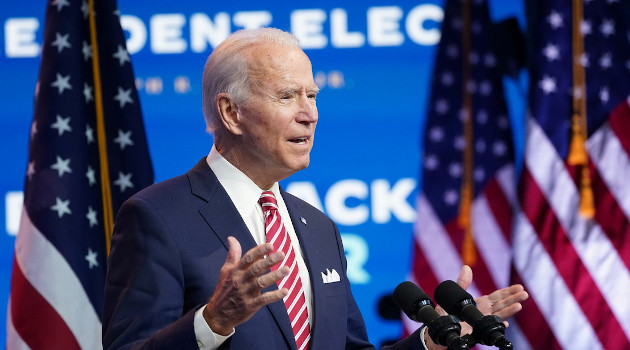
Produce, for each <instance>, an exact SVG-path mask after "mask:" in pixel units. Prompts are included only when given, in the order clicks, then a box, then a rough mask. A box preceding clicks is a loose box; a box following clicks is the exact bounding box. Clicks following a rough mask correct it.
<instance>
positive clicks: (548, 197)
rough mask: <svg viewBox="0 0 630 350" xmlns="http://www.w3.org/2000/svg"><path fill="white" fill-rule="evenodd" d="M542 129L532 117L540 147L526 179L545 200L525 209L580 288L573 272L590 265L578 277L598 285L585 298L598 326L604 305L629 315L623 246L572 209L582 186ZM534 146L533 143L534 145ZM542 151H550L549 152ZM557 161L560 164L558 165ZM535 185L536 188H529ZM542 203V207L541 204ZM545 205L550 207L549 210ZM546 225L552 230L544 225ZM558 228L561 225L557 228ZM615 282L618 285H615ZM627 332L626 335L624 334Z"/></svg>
mask: <svg viewBox="0 0 630 350" xmlns="http://www.w3.org/2000/svg"><path fill="white" fill-rule="evenodd" d="M540 131H541V129H540V128H538V127H537V124H536V122H535V121H533V120H530V131H529V135H530V136H531V137H532V142H531V143H530V142H529V141H530V140H529V139H528V145H532V146H533V145H535V146H534V147H536V152H534V151H530V152H529V153H528V154H529V155H532V156H533V157H532V158H530V156H526V159H525V162H526V164H527V167H526V168H525V169H524V172H523V173H524V175H523V176H522V181H523V182H525V181H528V182H529V184H528V185H525V187H526V188H527V191H528V192H527V199H526V200H527V201H538V202H539V203H536V204H534V203H528V204H524V203H523V204H522V207H523V210H524V211H525V212H527V213H528V216H529V218H530V220H532V224H533V225H534V226H535V228H536V229H537V232H539V235H540V236H541V240H543V241H545V240H546V239H550V240H551V241H550V242H545V244H546V245H547V246H548V249H549V250H550V251H554V253H553V254H557V255H558V256H557V259H558V261H557V264H560V266H561V268H560V270H561V271H564V272H565V273H564V274H563V276H564V277H565V279H566V281H567V283H568V285H570V286H573V287H574V288H576V289H577V284H573V283H571V282H570V281H572V280H573V279H572V278H571V277H570V276H573V277H574V278H576V277H577V276H574V274H575V270H574V269H575V268H576V267H577V268H579V269H584V270H583V273H584V274H585V276H581V277H582V278H580V279H576V280H573V281H574V282H576V283H577V282H578V281H579V282H580V283H587V285H588V288H589V289H590V288H592V289H590V290H591V291H592V294H589V293H588V291H587V290H584V291H583V292H584V296H583V300H582V301H583V302H586V301H588V302H589V303H590V304H591V305H592V308H591V310H592V311H591V313H592V314H590V315H589V316H590V317H591V321H592V322H593V326H594V327H596V326H597V325H598V322H597V320H598V319H600V318H602V317H603V316H597V314H598V308H603V309H602V310H601V311H603V314H604V315H606V314H607V313H606V311H610V312H612V313H614V314H617V315H628V307H629V306H628V303H627V302H625V301H624V300H625V299H624V298H621V299H620V298H619V297H618V295H619V293H620V291H622V290H630V289H629V288H630V274H629V271H628V269H627V268H626V267H625V264H624V263H623V261H622V260H621V258H620V256H619V254H618V252H617V250H616V249H615V248H614V247H613V246H612V244H611V242H610V241H609V240H608V238H607V237H606V235H605V234H604V232H602V230H601V227H600V226H599V224H595V225H593V224H591V223H589V222H587V220H586V219H584V218H583V217H582V216H580V215H579V214H578V212H577V211H576V210H573V211H571V210H569V209H570V208H577V206H578V200H579V196H578V193H577V188H576V187H575V183H574V181H573V179H572V178H571V176H570V175H569V173H568V171H567V168H566V166H565V165H564V163H563V162H562V160H560V159H559V158H558V157H557V153H556V152H555V149H554V148H553V147H552V146H551V144H550V142H548V140H547V139H546V137H545V136H544V134H543V133H542V132H540ZM532 146H528V148H529V147H532ZM541 154H544V155H545V156H544V157H543V156H542V155H541ZM551 164H554V165H551ZM556 165H558V166H557V167H556ZM532 168H533V169H534V170H533V171H532V173H531V175H532V176H533V178H530V177H529V174H530V173H529V170H530V169H532ZM547 168H550V169H555V171H554V172H553V173H554V176H553V177H549V176H548V175H549V174H548V173H546V172H544V170H543V169H547ZM541 184H545V185H546V187H545V186H540V185H541ZM539 186H540V187H539ZM530 191H531V193H529V192H530ZM537 205H538V206H539V207H536V206H537ZM542 206H544V207H542ZM545 210H546V211H548V212H547V213H544V211H545ZM533 211H538V212H540V213H541V214H538V215H537V214H535V213H534V212H533ZM596 212H597V211H596ZM545 217H546V219H547V220H551V221H553V224H555V225H556V226H552V223H551V222H548V223H547V224H546V225H545V226H543V223H542V222H540V220H542V219H543V218H545ZM534 220H535V221H534ZM543 228H544V229H545V230H546V231H544V232H543V231H541V230H542V229H543ZM554 229H555V230H556V231H555V234H554ZM560 233H563V234H560ZM553 254H552V255H553ZM578 256H579V257H578ZM569 257H570V258H571V259H573V260H572V261H573V262H574V264H573V263H569ZM578 263H579V265H578ZM612 286H615V288H611V287H612ZM602 294H603V295H602ZM607 302H608V303H609V304H610V306H609V304H608V303H607ZM611 308H612V309H613V310H611ZM612 313H610V314H607V315H608V316H610V317H611V318H612V319H611V320H607V322H605V323H607V324H610V325H611V327H615V328H613V329H617V330H619V335H621V334H623V333H625V334H626V337H630V322H621V324H620V323H619V322H617V319H616V318H614V317H612ZM587 314H588V312H587ZM622 319H627V316H623V318H622ZM622 329H623V332H622V331H621V330H622ZM605 332H606V331H603V330H601V331H600V336H602V337H606V336H605ZM621 336H622V337H623V335H621ZM607 338H611V340H612V341H613V343H614V339H615V338H616V337H607ZM604 343H605V342H604Z"/></svg>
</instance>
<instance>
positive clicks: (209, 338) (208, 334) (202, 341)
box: [193, 305, 234, 350]
mask: <svg viewBox="0 0 630 350" xmlns="http://www.w3.org/2000/svg"><path fill="white" fill-rule="evenodd" d="M205 309H206V306H205V305H204V306H203V307H202V308H200V309H199V310H197V311H196V312H195V320H194V324H193V325H194V329H195V337H196V338H197V345H198V346H199V350H216V349H218V348H219V346H221V344H223V343H224V342H225V341H226V340H227V338H229V337H231V336H232V335H233V334H234V329H232V333H230V334H229V335H227V336H223V335H220V334H216V333H214V332H213V331H212V329H211V328H210V326H208V323H207V322H206V319H205V318H203V310H205Z"/></svg>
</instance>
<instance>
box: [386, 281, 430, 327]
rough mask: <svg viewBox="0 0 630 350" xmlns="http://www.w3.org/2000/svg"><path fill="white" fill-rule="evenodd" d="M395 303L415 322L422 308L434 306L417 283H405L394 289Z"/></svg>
mask: <svg viewBox="0 0 630 350" xmlns="http://www.w3.org/2000/svg"><path fill="white" fill-rule="evenodd" d="M393 296H394V303H396V305H398V307H399V308H400V309H401V310H402V311H403V312H404V313H405V314H406V315H407V317H409V318H410V319H412V320H414V321H419V320H418V319H417V317H416V315H417V313H418V310H420V307H421V306H424V305H432V302H431V298H430V297H429V295H428V294H427V293H425V292H424V291H423V290H422V289H421V288H420V287H418V286H417V285H416V284H415V283H413V282H409V281H405V282H403V283H401V284H399V285H398V287H396V289H394V294H393Z"/></svg>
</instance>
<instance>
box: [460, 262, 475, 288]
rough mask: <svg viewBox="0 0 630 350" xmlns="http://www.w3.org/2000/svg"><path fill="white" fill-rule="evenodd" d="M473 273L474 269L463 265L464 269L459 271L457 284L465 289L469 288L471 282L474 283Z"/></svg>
mask: <svg viewBox="0 0 630 350" xmlns="http://www.w3.org/2000/svg"><path fill="white" fill-rule="evenodd" d="M472 278H473V273H472V269H471V268H470V266H468V265H464V266H462V269H461V270H460V271H459V276H458V277H457V284H459V286H460V287H462V288H464V289H468V287H470V284H471V283H472Z"/></svg>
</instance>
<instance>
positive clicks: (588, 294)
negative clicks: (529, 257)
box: [519, 167, 627, 349]
mask: <svg viewBox="0 0 630 350" xmlns="http://www.w3.org/2000/svg"><path fill="white" fill-rule="evenodd" d="M519 190H520V191H523V190H525V192H524V195H522V196H521V201H522V203H521V207H522V209H523V213H524V214H525V215H526V216H527V218H528V219H529V221H530V223H531V224H532V226H533V227H534V230H535V231H536V232H537V235H538V238H539V240H540V242H541V243H542V245H543V246H544V247H545V249H546V251H547V253H548V254H549V256H550V257H551V259H552V260H553V262H554V265H555V266H556V269H557V270H558V273H559V274H560V276H562V278H563V279H564V281H565V283H566V285H567V286H568V288H569V289H570V290H571V292H572V294H573V297H574V298H575V300H576V302H577V303H578V304H579V305H580V308H581V309H582V311H583V312H584V315H585V316H586V318H587V319H588V321H589V322H590V323H591V325H592V326H593V330H594V331H595V333H596V334H597V337H598V338H599V340H600V342H601V343H602V345H603V346H604V347H605V348H606V349H622V348H623V347H624V346H625V345H627V339H626V337H625V335H624V332H623V329H622V328H621V326H620V325H619V322H618V321H617V319H616V318H615V316H614V314H613V313H612V311H611V309H610V307H609V306H608V304H607V303H606V300H605V299H604V297H603V296H602V294H601V292H600V291H599V287H598V286H597V284H595V282H594V281H593V279H592V278H591V276H590V274H589V273H588V270H587V269H586V268H585V267H584V264H582V261H581V260H580V258H579V256H578V254H577V253H576V251H575V249H574V247H573V245H572V244H571V242H570V241H569V239H568V237H567V235H566V232H565V231H564V228H563V227H562V225H561V224H560V221H559V220H558V218H557V217H556V215H555V212H554V211H553V209H552V208H551V207H550V205H549V203H548V202H547V200H546V198H545V196H544V194H543V193H542V192H541V190H540V188H539V187H538V184H537V183H536V181H535V180H534V178H533V177H532V175H531V173H530V172H529V170H528V169H527V168H526V167H525V168H524V169H523V174H522V179H521V186H520V188H519Z"/></svg>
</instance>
